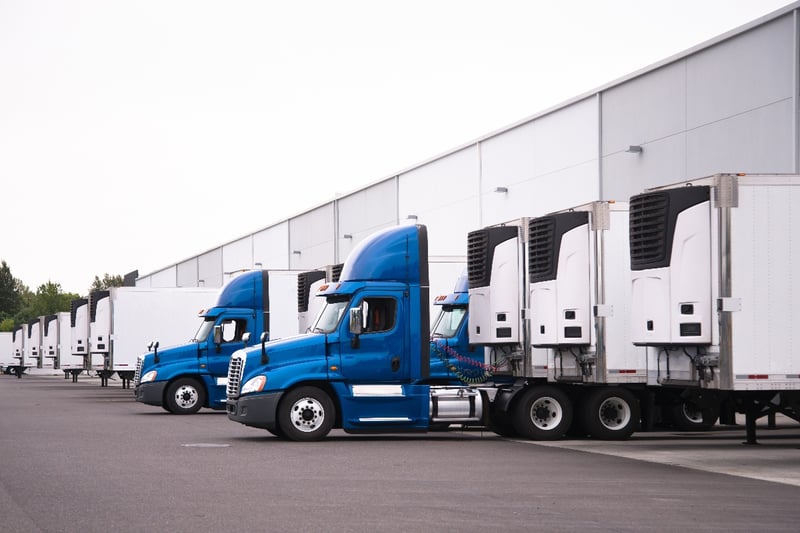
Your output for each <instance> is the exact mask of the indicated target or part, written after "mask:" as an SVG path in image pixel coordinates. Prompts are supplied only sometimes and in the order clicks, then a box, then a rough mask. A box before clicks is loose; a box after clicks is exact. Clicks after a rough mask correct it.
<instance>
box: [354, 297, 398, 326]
mask: <svg viewBox="0 0 800 533" xmlns="http://www.w3.org/2000/svg"><path fill="white" fill-rule="evenodd" d="M362 306H363V308H364V322H365V323H364V333H375V332H378V331H389V330H390V329H392V328H394V323H395V317H396V315H397V302H395V300H394V299H392V298H365V299H364V301H363V302H362Z"/></svg>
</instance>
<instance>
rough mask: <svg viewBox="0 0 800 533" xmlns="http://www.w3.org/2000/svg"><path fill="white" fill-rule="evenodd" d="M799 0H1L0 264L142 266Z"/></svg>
mask: <svg viewBox="0 0 800 533" xmlns="http://www.w3.org/2000/svg"><path fill="white" fill-rule="evenodd" d="M790 3H791V2H789V1H786V0H661V1H654V0H614V1H612V0H607V1H601V0H572V1H569V0H563V1H558V2H545V1H539V0H537V1H534V0H529V1H505V0H485V1H471V0H452V1H450V0H447V1H438V0H422V1H418V0H403V1H395V2H387V1H380V0H364V1H350V0H328V1H323V0H304V1H302V2H292V1H281V2H277V1H269V0H259V1H232V0H227V1H215V2H211V1H202V0H153V1H146V0H137V1H134V0H129V1H120V0H83V1H81V0H69V1H68V0H52V1H45V0H0V79H1V80H2V81H0V186H1V187H2V188H1V189H0V198H2V204H1V205H0V259H3V260H5V261H6V262H7V263H8V264H9V266H10V267H11V272H12V274H13V275H14V276H15V277H17V278H19V279H21V280H22V281H23V283H25V284H26V285H27V286H28V287H29V288H30V289H31V290H33V291H35V290H36V288H37V287H38V286H39V285H41V284H43V283H45V282H47V281H48V280H49V281H53V282H56V283H60V284H61V287H62V288H63V290H64V291H66V292H76V293H79V294H85V293H86V292H87V289H88V287H89V285H90V284H91V282H92V279H93V278H94V276H95V275H100V276H102V275H103V274H104V273H109V274H121V275H122V274H125V273H128V272H130V271H133V270H139V274H140V275H144V274H148V273H150V272H153V271H155V270H158V269H160V268H162V267H166V266H169V265H172V264H174V263H177V262H179V261H181V260H183V259H186V258H188V257H191V256H194V255H197V254H198V253H201V252H203V251H206V250H208V249H210V248H213V247H215V246H218V245H220V244H223V243H226V242H229V241H231V240H234V239H235V238H237V237H241V236H243V235H246V234H249V233H252V232H254V231H256V230H258V229H261V228H264V227H266V226H269V225H271V224H273V223H275V222H278V221H280V220H283V219H285V218H287V217H289V216H291V215H295V214H298V213H301V212H303V211H306V210H308V209H309V208H312V207H314V206H317V205H319V204H322V203H324V202H326V201H329V200H331V199H333V198H334V197H335V196H336V195H337V194H342V193H348V192H352V191H354V190H357V189H360V188H362V187H363V186H365V185H367V184H370V183H373V182H375V181H378V180H380V179H382V178H385V177H388V176H390V175H392V174H395V173H397V172H398V171H400V170H403V169H405V168H407V167H410V166H413V165H414V164H416V163H419V162H421V161H423V160H426V159H428V158H430V157H432V156H434V155H438V154H440V153H442V152H445V151H448V150H450V149H452V148H455V147H457V146H460V145H462V144H465V143H467V142H468V141H471V140H473V139H475V138H477V137H480V136H482V135H484V134H487V133H489V132H492V131H495V130H497V129H500V128H502V127H504V126H507V125H509V124H511V123H514V122H517V121H519V120H521V119H523V118H525V117H527V116H530V115H533V114H535V113H537V112H539V111H542V110H545V109H547V108H549V107H552V106H554V105H557V104H559V103H561V102H563V101H565V100H569V99H571V98H572V97H575V96H578V95H580V94H583V93H585V92H588V91H591V90H592V89H594V88H596V87H598V86H601V85H604V84H606V83H608V82H610V81H613V80H615V79H617V78H619V77H622V76H625V75H627V74H630V73H632V72H634V71H636V70H638V69H640V68H643V67H646V66H648V65H650V64H652V63H655V62H657V61H660V60H662V59H665V58H667V57H669V56H672V55H674V54H677V53H679V52H682V51H683V50H686V49H687V48H690V47H693V46H695V45H697V44H700V43H702V42H703V41H705V40H707V39H710V38H713V37H715V36H717V35H719V34H722V33H724V32H726V31H729V30H731V29H734V28H736V27H737V26H740V25H742V24H745V23H747V22H750V21H752V20H754V19H756V18H759V17H761V16H763V15H766V14H768V13H770V12H772V11H774V10H776V9H779V8H781V7H783V6H785V5H788V4H790ZM434 193H435V194H446V192H444V191H435V192H434V191H432V194H434Z"/></svg>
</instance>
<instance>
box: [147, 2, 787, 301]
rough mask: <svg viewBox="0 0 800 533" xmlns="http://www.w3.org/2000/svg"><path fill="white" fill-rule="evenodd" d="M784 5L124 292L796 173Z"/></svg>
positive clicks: (313, 262) (212, 280) (458, 236)
mask: <svg viewBox="0 0 800 533" xmlns="http://www.w3.org/2000/svg"><path fill="white" fill-rule="evenodd" d="M798 5H800V4H794V5H793V6H790V7H787V8H784V9H783V10H780V11H778V12H776V14H775V15H774V16H771V17H765V18H763V19H760V20H758V21H754V22H753V23H751V24H748V25H745V26H743V27H742V28H739V29H737V30H733V31H732V32H729V33H727V34H725V35H723V36H720V37H718V38H716V39H712V40H711V41H709V42H707V43H703V44H701V45H698V46H697V47H695V48H693V49H691V50H688V51H686V52H684V53H682V54H678V55H676V56H674V57H671V58H667V59H665V60H664V61H661V62H659V63H657V64H655V65H652V66H650V67H648V68H646V69H643V70H641V71H639V72H636V73H633V74H631V75H629V76H627V77H624V78H622V79H619V80H616V81H613V82H611V83H609V84H608V85H606V86H603V87H600V88H598V89H596V90H595V91H591V92H589V93H587V94H584V95H580V96H577V97H575V98H573V99H571V100H569V101H567V102H565V103H564V104H562V105H560V106H557V107H556V108H553V109H550V110H546V111H544V112H542V113H540V114H538V115H535V116H532V117H528V118H526V119H523V120H521V121H520V122H518V123H516V124H513V125H510V126H509V127H507V128H504V129H503V130H500V131H498V132H493V133H490V134H487V135H486V136H484V137H482V138H480V139H477V140H475V141H473V142H470V143H467V144H466V145H464V146H461V147H458V148H456V149H454V150H452V151H450V152H448V153H446V154H442V155H439V156H437V157H434V158H432V159H429V160H427V161H425V162H422V163H420V164H419V165H417V166H415V167H413V168H410V169H406V170H403V171H401V172H398V173H397V174H395V175H393V176H391V177H387V178H384V179H382V180H380V181H378V182H375V183H373V184H371V185H368V186H365V187H364V188H363V189H361V190H359V191H355V192H353V193H350V194H348V195H345V196H342V197H340V198H337V199H335V200H332V201H331V202H327V203H325V204H323V205H320V206H316V207H312V208H310V209H309V210H308V211H307V212H305V213H302V214H300V215H297V216H295V217H291V218H289V219H287V220H285V221H282V222H280V223H278V224H275V225H273V226H270V227H268V228H264V229H262V230H259V231H257V232H255V233H253V234H252V235H251V236H248V237H243V238H241V239H237V240H236V241H233V242H231V243H228V244H226V245H224V246H222V247H221V248H217V249H214V250H211V251H208V252H204V253H202V254H199V255H198V256H197V257H195V258H192V259H189V260H186V261H183V262H181V263H179V264H178V265H177V266H171V267H167V268H165V269H162V270H159V271H157V272H154V273H152V274H148V275H146V276H142V277H140V278H139V279H138V280H137V285H144V286H153V287H167V286H175V285H176V284H178V285H180V286H188V285H190V284H192V283H197V282H198V280H200V279H202V280H204V282H205V286H215V285H214V284H219V285H221V283H222V281H223V280H222V278H223V272H224V271H228V270H230V269H235V268H244V267H245V266H241V265H244V263H247V262H248V260H249V261H250V262H251V263H252V265H251V266H253V265H255V263H261V264H262V266H263V267H264V268H292V269H303V270H306V269H312V268H318V267H321V266H324V265H327V264H333V263H338V262H342V261H344V260H345V259H346V257H347V254H348V253H349V252H350V250H351V249H352V247H353V246H354V245H355V244H357V243H358V242H360V241H361V240H362V239H364V238H365V237H366V236H367V235H369V234H371V233H373V232H374V231H377V230H379V229H381V228H384V227H388V226H392V225H395V224H406V223H413V222H417V223H421V224H425V225H427V226H428V237H429V255H430V256H438V257H451V258H458V257H462V256H464V255H466V235H467V234H468V233H469V232H470V231H473V230H475V229H479V228H481V227H484V226H487V225H492V224H497V223H500V222H504V221H508V220H512V219H515V218H518V217H522V216H527V217H533V216H540V215H543V214H546V213H550V212H553V211H557V210H561V209H565V208H569V207H572V206H576V205H580V204H584V203H587V202H590V201H593V200H597V199H605V200H618V201H627V200H628V199H629V197H630V196H632V195H635V194H638V193H640V192H642V191H643V190H645V189H646V188H649V187H653V186H657V185H664V184H668V183H674V182H678V181H682V180H685V179H690V178H696V177H700V176H705V175H710V174H714V173H717V172H754V173H755V172H759V173H773V172H798V171H800V168H799V167H800V163H798V147H797V143H798V138H800V126H798V124H800V118H798V117H799V116H800V114H799V113H798V94H800V93H799V91H800V87H799V86H798V83H799V82H798V76H800V75H799V74H798V72H800V67H798V65H797V63H798V57H800V45H798V42H800V37H799V36H798V35H800V32H798V28H797V26H798V23H796V21H795V19H796V14H797V12H796V9H797V7H798ZM630 145H639V146H641V147H642V152H641V153H629V152H627V151H626V149H627V148H628V146H630ZM356 155H357V154H356ZM498 187H504V188H506V189H507V192H495V190H496V189H497V188H498ZM408 215H416V217H417V218H416V219H412V220H409V219H408V218H407V217H408ZM345 235H347V236H348V237H345ZM248 243H249V244H248ZM248 246H249V247H250V252H249V253H250V254H251V255H250V256H248ZM294 251H297V252H299V253H297V254H295V253H293V252H294ZM240 264H241V265H240ZM449 268H450V267H448V269H449ZM454 269H455V267H453V270H454ZM450 274H451V273H449V272H448V274H447V275H448V276H449V275H450ZM453 281H454V280H453ZM450 288H451V287H446V289H444V290H445V291H446V290H449V289H450ZM437 290H438V289H437Z"/></svg>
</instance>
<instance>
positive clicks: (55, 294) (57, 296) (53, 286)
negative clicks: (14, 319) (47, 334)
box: [26, 281, 79, 318]
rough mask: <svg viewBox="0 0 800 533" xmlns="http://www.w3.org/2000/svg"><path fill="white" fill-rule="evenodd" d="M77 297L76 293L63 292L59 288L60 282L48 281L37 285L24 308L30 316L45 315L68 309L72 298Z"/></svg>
mask: <svg viewBox="0 0 800 533" xmlns="http://www.w3.org/2000/svg"><path fill="white" fill-rule="evenodd" d="M76 298H79V296H78V295H77V294H74V293H69V292H67V293H65V292H62V290H61V284H60V283H53V282H52V281H48V282H47V283H45V284H43V285H39V288H38V289H36V294H34V295H33V296H32V297H31V299H30V308H29V309H26V314H27V315H28V316H29V317H30V318H36V317H37V316H46V315H52V314H55V313H58V312H59V311H69V309H70V303H71V302H72V300H74V299H76Z"/></svg>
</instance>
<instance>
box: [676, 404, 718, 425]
mask: <svg viewBox="0 0 800 533" xmlns="http://www.w3.org/2000/svg"><path fill="white" fill-rule="evenodd" d="M669 409H670V412H669V416H670V420H671V421H672V423H673V424H675V427H676V428H677V429H680V430H681V431H708V430H709V429H711V428H712V427H713V426H714V424H716V423H717V419H718V418H719V408H715V407H704V408H703V407H698V406H697V405H696V404H695V403H694V402H690V401H681V402H678V403H676V404H673V405H670V407H669Z"/></svg>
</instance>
